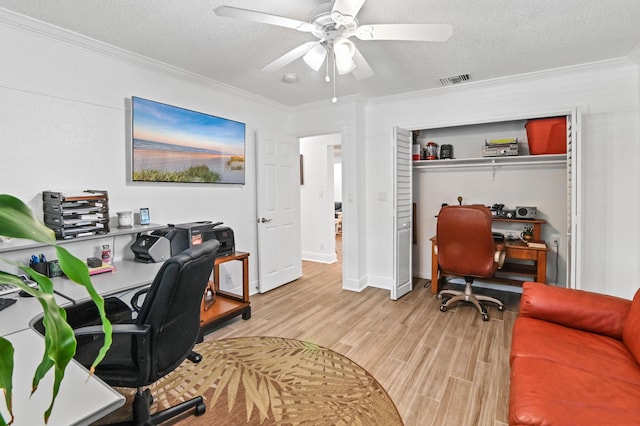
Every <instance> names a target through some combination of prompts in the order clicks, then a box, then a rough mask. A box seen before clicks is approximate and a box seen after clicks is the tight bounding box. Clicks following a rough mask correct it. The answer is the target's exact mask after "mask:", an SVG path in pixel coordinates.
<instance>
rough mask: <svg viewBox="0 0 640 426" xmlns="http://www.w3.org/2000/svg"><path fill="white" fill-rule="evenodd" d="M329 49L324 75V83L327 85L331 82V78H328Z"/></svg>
mask: <svg viewBox="0 0 640 426" xmlns="http://www.w3.org/2000/svg"><path fill="white" fill-rule="evenodd" d="M328 50H329V49H327V72H326V74H325V75H324V81H326V82H327V83H328V82H330V81H331V77H329V59H330V58H329V51H328Z"/></svg>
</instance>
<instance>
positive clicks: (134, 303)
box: [131, 287, 151, 313]
mask: <svg viewBox="0 0 640 426" xmlns="http://www.w3.org/2000/svg"><path fill="white" fill-rule="evenodd" d="M149 289H151V287H146V288H143V289H142V290H138V291H137V292H136V293H135V294H134V295H133V297H132V298H131V307H132V308H133V310H134V311H136V312H137V313H140V310H141V309H142V306H140V304H139V303H138V299H139V298H140V296H142V295H143V294H147V293H148V292H149Z"/></svg>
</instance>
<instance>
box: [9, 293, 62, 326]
mask: <svg viewBox="0 0 640 426" xmlns="http://www.w3.org/2000/svg"><path fill="white" fill-rule="evenodd" d="M2 298H5V299H16V300H17V302H16V303H14V304H13V305H11V306H9V307H8V308H5V309H4V310H3V311H1V312H0V336H6V335H7V334H11V333H15V332H17V331H21V330H29V329H30V327H29V326H30V324H31V320H32V319H33V318H35V317H37V316H39V315H42V305H41V304H40V302H38V299H36V298H35V297H20V296H18V293H13V294H5V295H4V296H2ZM55 299H56V303H57V304H58V306H62V307H64V306H68V305H71V302H70V301H69V300H67V299H65V298H64V297H62V296H60V295H57V294H56V295H55Z"/></svg>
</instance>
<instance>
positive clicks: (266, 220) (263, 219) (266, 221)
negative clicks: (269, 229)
mask: <svg viewBox="0 0 640 426" xmlns="http://www.w3.org/2000/svg"><path fill="white" fill-rule="evenodd" d="M260 222H261V223H268V222H271V219H266V218H264V217H263V218H261V219H260Z"/></svg>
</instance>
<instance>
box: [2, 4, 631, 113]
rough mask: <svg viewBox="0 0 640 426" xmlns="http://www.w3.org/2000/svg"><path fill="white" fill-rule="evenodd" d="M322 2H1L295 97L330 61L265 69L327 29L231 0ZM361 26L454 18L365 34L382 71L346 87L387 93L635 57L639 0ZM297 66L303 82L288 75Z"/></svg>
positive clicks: (373, 7) (375, 15)
mask: <svg viewBox="0 0 640 426" xmlns="http://www.w3.org/2000/svg"><path fill="white" fill-rule="evenodd" d="M321 3H322V1H320V0H268V1H264V0H263V1H258V0H188V1H185V0H135V1H132V0H108V1H105V0H47V1H42V0H0V7H2V8H6V9H8V10H10V11H14V12H17V13H20V14H23V15H27V16H29V17H33V18H35V19H38V20H41V21H44V22H48V23H51V24H53V25H56V26H58V27H62V28H65V29H68V30H71V31H73V32H76V33H79V34H83V35H85V36H88V37H90V38H93V39H96V40H99V41H102V42H105V43H108V44H111V45H114V46H117V47H119V48H122V49H125V50H128V51H131V52H134V53H137V54H140V55H143V56H146V57H149V58H152V59H155V60H158V61H161V62H164V63H167V64H171V65H173V66H175V67H179V68H183V69H185V70H188V71H191V72H193V73H196V74H200V75H202V76H205V77H207V78H211V79H213V80H216V81H219V82H222V83H225V84H227V85H230V86H234V87H236V88H239V89H242V90H245V91H248V92H251V93H254V94H256V95H259V96H262V97H264V98H267V99H270V100H273V101H275V102H278V103H281V104H284V105H299V104H305V103H310V102H316V101H322V100H329V99H331V97H332V96H333V93H332V90H333V89H332V85H331V84H327V83H325V82H324V68H321V70H320V71H319V72H315V71H313V70H311V69H309V68H308V67H307V66H306V65H305V64H304V62H303V61H302V60H301V59H299V60H297V61H295V62H293V63H291V64H290V65H288V66H286V67H285V68H284V69H282V70H281V71H279V72H273V73H267V72H262V71H260V69H261V68H262V67H264V66H265V65H267V64H268V63H270V62H272V61H273V60H275V59H276V58H278V57H279V56H281V55H283V54H284V53H286V52H287V51H289V50H291V49H293V48H294V47H296V46H298V45H300V44H302V43H304V42H307V41H313V40H315V38H314V37H313V36H312V35H311V34H308V33H301V32H298V31H295V30H292V29H287V28H280V27H275V26H271V25H267V24H262V23H254V22H244V21H238V20H234V19H231V18H226V17H219V16H216V15H215V14H214V13H213V9H214V8H215V7H217V6H219V5H223V4H224V5H228V6H235V7H240V8H245V9H254V10H259V11H262V12H266V13H271V14H275V15H281V16H287V17H291V18H295V19H299V20H302V21H308V20H310V19H311V18H312V17H313V14H312V13H311V11H312V10H313V9H314V8H316V7H317V6H318V5H320V4H321ZM358 20H359V22H360V24H381V23H414V24H416V23H447V24H452V25H453V36H452V37H451V38H450V39H449V41H447V42H445V43H428V42H402V41H360V40H357V39H355V38H354V39H353V40H354V42H355V43H356V45H357V47H358V49H359V50H360V51H361V52H362V54H363V55H364V57H365V58H366V59H367V61H368V62H369V64H370V65H371V67H372V68H373V70H374V71H375V75H374V76H373V77H372V78H369V79H367V80H360V81H358V80H356V79H355V78H354V77H353V76H352V75H351V74H349V75H344V76H338V78H337V94H338V97H340V96H347V95H355V94H360V95H362V96H365V97H377V96H386V95H392V94H397V93H404V92H411V91H415V90H423V89H430V88H434V87H440V86H441V84H440V82H439V79H440V78H442V77H448V76H451V75H457V74H465V73H468V74H471V77H472V80H473V81H480V80H487V79H493V78H498V77H503V76H508V75H515V74H522V73H528V72H535V71H541V70H547V69H554V68H560V67H566V66H571V65H576V64H584V63H590V62H596V61H602V60H607V59H613V58H622V57H625V56H627V55H628V54H629V53H630V52H631V50H632V49H634V48H635V47H636V46H637V45H638V44H639V43H640V1H639V0H615V1H603V0H536V1H531V0H486V1H478V0H402V1H394V2H391V1H388V0H368V1H367V2H366V3H365V4H364V6H363V7H362V9H361V11H360V13H359V14H358ZM288 72H290V73H295V74H297V75H298V77H299V82H298V83H296V84H285V83H283V82H282V81H281V79H282V75H283V74H284V73H288Z"/></svg>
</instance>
